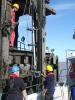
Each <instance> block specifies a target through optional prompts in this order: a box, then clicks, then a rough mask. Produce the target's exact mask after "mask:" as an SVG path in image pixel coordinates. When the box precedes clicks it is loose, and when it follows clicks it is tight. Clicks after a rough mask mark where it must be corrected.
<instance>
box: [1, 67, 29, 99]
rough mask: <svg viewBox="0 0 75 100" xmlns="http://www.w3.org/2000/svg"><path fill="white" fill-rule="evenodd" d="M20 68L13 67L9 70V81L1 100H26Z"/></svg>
mask: <svg viewBox="0 0 75 100" xmlns="http://www.w3.org/2000/svg"><path fill="white" fill-rule="evenodd" d="M19 71H20V70H19V67H18V66H17V65H13V67H10V68H9V79H7V81H6V86H5V89H4V92H5V94H4V93H3V95H2V98H1V100H25V99H26V95H27V93H26V89H25V85H24V81H23V79H22V78H21V77H20V72H19Z"/></svg>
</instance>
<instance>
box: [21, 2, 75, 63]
mask: <svg viewBox="0 0 75 100" xmlns="http://www.w3.org/2000/svg"><path fill="white" fill-rule="evenodd" d="M49 6H50V7H52V8H53V9H55V10H56V15H50V16H47V17H46V33H47V35H46V45H47V46H48V47H49V49H50V50H51V49H53V48H54V49H55V51H54V52H55V54H56V55H58V57H59V60H60V61H65V58H66V52H65V51H66V50H67V49H73V50H74V49H75V40H74V39H72V38H73V34H74V29H75V0H50V4H49ZM25 20H26V21H25ZM24 23H26V26H29V27H31V24H30V23H31V18H30V17H26V18H25V17H21V18H20V24H19V33H20V34H21V35H20V37H22V36H23V34H24V35H25V37H28V38H31V36H30V35H31V33H29V32H27V31H26V27H25V26H24V25H23V24H24ZM28 40H29V39H27V42H28Z"/></svg>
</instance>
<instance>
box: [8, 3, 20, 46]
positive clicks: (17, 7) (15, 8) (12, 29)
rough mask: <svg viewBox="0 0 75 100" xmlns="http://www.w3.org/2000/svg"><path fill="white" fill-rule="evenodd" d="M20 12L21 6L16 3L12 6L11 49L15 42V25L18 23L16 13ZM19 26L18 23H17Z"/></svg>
mask: <svg viewBox="0 0 75 100" xmlns="http://www.w3.org/2000/svg"><path fill="white" fill-rule="evenodd" d="M18 10H19V4H17V3H15V4H13V6H12V9H11V11H10V16H11V21H10V22H11V36H10V41H9V47H13V46H14V41H15V31H14V29H15V25H16V23H17V22H16V21H15V16H16V12H17V11H18ZM17 24H18V23H17Z"/></svg>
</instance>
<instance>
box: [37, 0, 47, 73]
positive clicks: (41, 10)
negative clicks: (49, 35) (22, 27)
mask: <svg viewBox="0 0 75 100" xmlns="http://www.w3.org/2000/svg"><path fill="white" fill-rule="evenodd" d="M37 17H38V32H37V70H39V71H41V72H42V68H43V66H44V58H45V30H44V28H45V0H37Z"/></svg>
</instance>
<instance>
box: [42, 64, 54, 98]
mask: <svg viewBox="0 0 75 100" xmlns="http://www.w3.org/2000/svg"><path fill="white" fill-rule="evenodd" d="M44 86H45V100H53V95H54V91H55V79H54V72H53V66H52V65H49V64H48V65H47V66H46V78H45V83H44Z"/></svg>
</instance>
